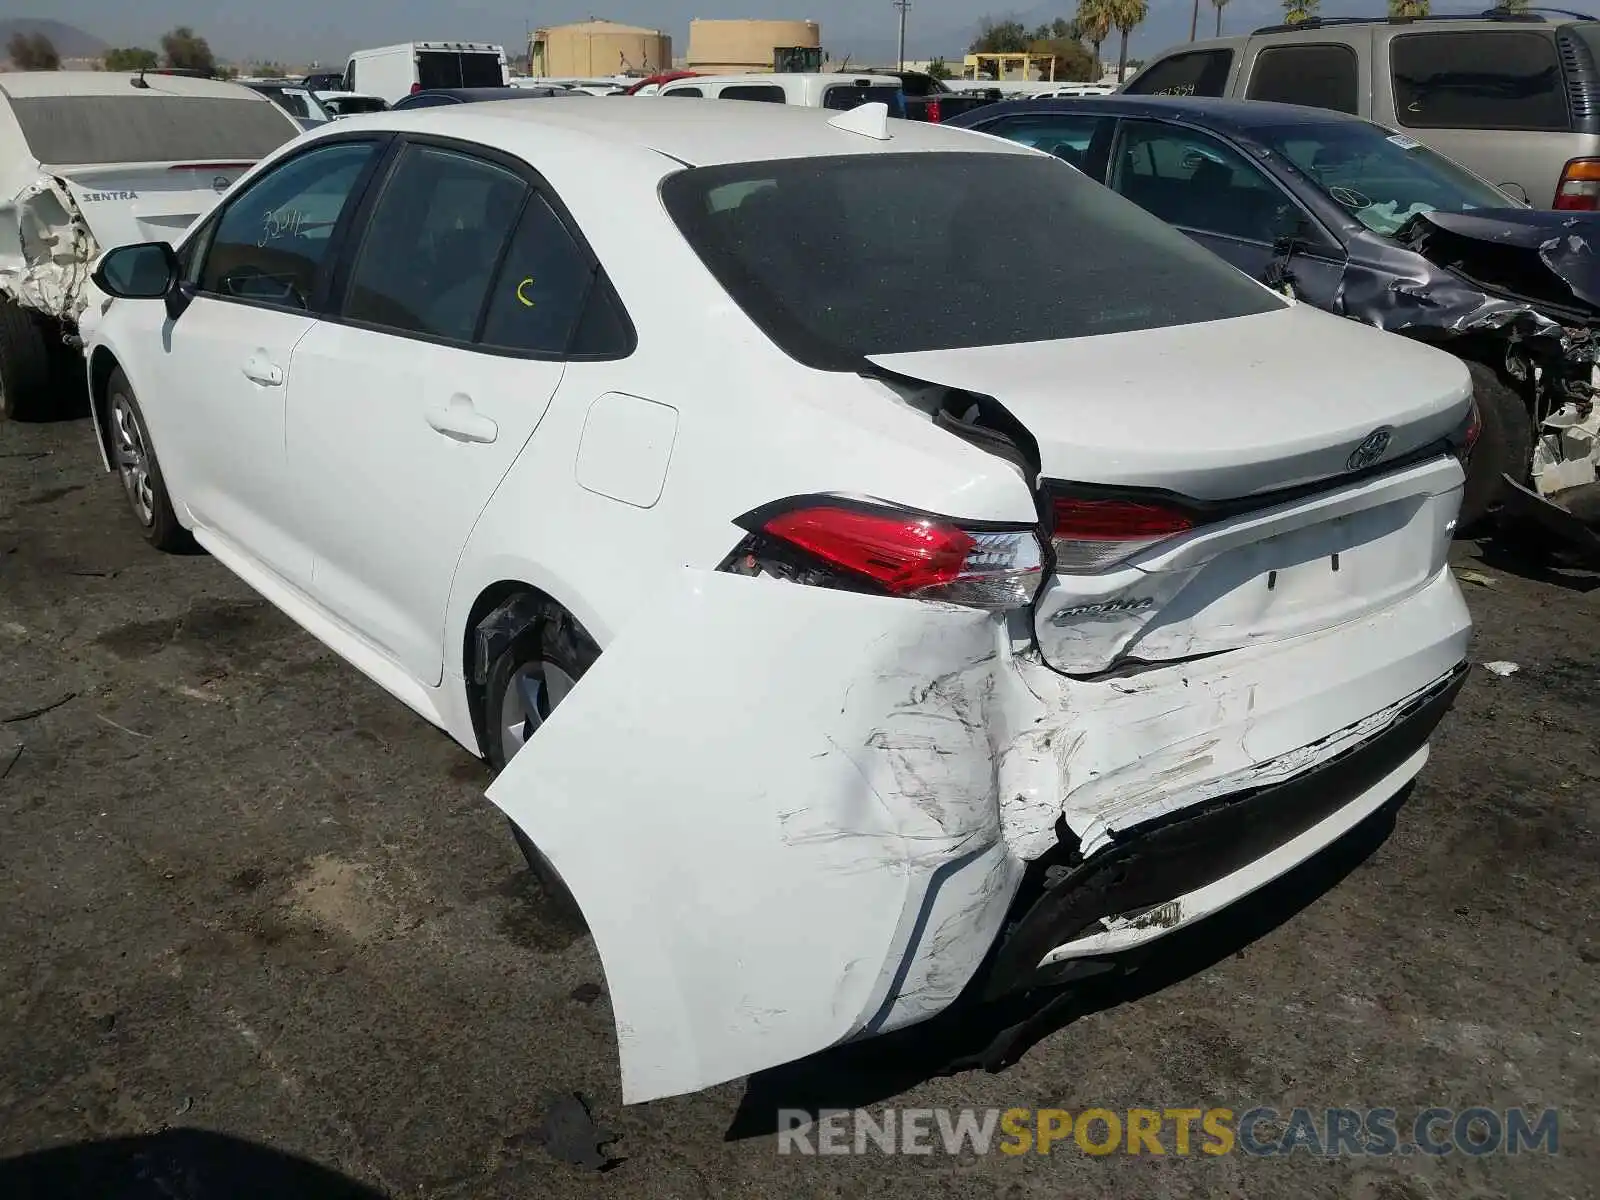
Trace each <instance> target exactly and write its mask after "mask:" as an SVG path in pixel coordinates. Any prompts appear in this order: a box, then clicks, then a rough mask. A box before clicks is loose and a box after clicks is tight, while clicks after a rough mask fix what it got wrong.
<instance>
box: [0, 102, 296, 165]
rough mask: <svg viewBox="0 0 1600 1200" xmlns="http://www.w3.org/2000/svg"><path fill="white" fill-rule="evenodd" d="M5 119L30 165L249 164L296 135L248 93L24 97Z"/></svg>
mask: <svg viewBox="0 0 1600 1200" xmlns="http://www.w3.org/2000/svg"><path fill="white" fill-rule="evenodd" d="M129 90H130V92H131V91H132V90H133V89H131V88H130V89H129ZM240 90H241V91H242V90H243V89H240ZM11 111H12V113H13V114H14V115H15V116H16V118H17V124H18V125H20V126H21V127H22V136H23V139H24V140H25V141H26V142H27V143H28V150H29V152H30V153H31V154H32V155H33V157H34V158H36V159H38V160H39V161H40V162H42V163H50V164H53V165H58V166H68V165H83V166H88V165H92V164H99V163H124V162H254V161H255V160H256V159H258V158H264V157H265V156H266V155H268V154H270V153H271V152H272V151H274V150H276V149H277V148H278V147H279V146H281V145H283V144H284V143H285V142H287V141H288V140H289V139H290V138H292V137H294V136H295V135H296V134H298V133H299V132H300V127H299V126H298V125H296V124H295V123H294V121H293V120H291V119H290V118H289V116H288V115H287V114H285V113H284V112H283V110H282V109H280V108H279V107H278V106H277V105H276V104H274V103H272V101H270V100H268V99H267V98H266V97H265V96H258V95H256V94H254V93H246V94H245V95H244V96H242V97H241V98H239V99H232V98H227V97H219V96H150V95H141V94H139V93H137V92H134V93H133V94H132V95H129V96H27V97H22V98H15V99H12V101H11Z"/></svg>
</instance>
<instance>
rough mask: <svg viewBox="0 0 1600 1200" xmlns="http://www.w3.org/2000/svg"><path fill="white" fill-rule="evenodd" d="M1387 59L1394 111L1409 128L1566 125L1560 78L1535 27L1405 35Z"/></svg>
mask: <svg viewBox="0 0 1600 1200" xmlns="http://www.w3.org/2000/svg"><path fill="white" fill-rule="evenodd" d="M1389 63H1390V67H1391V68H1392V70H1393V71H1394V110H1395V116H1396V117H1397V118H1398V119H1399V121H1400V124H1402V125H1407V126H1409V127H1411V128H1412V129H1529V130H1534V129H1540V130H1560V129H1566V128H1568V125H1569V122H1568V118H1567V91H1566V81H1565V80H1564V79H1563V77H1562V74H1561V65H1560V63H1559V62H1558V61H1557V60H1556V45H1555V42H1554V40H1552V39H1551V38H1549V37H1546V36H1545V35H1544V34H1542V33H1534V32H1530V31H1528V30H1511V29H1507V30H1499V29H1490V30H1472V31H1465V30H1463V31H1461V32H1458V33H1447V32H1426V33H1407V34H1404V35H1402V36H1400V37H1397V38H1395V39H1394V41H1393V42H1391V43H1390V46H1389Z"/></svg>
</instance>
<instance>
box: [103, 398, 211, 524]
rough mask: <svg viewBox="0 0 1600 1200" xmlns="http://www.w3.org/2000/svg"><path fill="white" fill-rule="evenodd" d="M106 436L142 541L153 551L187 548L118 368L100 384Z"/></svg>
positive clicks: (147, 437) (136, 408)
mask: <svg viewBox="0 0 1600 1200" xmlns="http://www.w3.org/2000/svg"><path fill="white" fill-rule="evenodd" d="M106 435H107V436H106V440H107V444H108V446H109V448H110V451H111V455H110V457H111V465H112V467H113V468H114V469H115V470H116V472H117V478H118V479H119V480H120V481H121V483H122V494H123V496H124V497H125V498H126V499H127V501H128V508H129V509H130V511H132V513H133V519H134V520H135V521H137V522H138V523H139V531H140V532H141V533H142V534H144V540H145V541H147V542H149V543H150V544H151V545H152V546H154V547H155V548H156V549H157V550H165V551H169V552H176V551H180V550H186V549H188V548H189V546H190V545H191V544H192V543H191V541H190V538H189V533H188V531H187V530H186V529H184V527H183V526H182V525H180V524H178V518H177V515H176V514H175V513H174V512H173V511H172V497H171V496H169V495H168V494H167V483H166V479H165V478H164V477H163V476H162V474H161V463H160V461H159V460H158V459H157V458H156V451H155V446H154V445H153V444H152V443H151V441H150V433H149V427H148V426H146V424H145V420H144V413H143V411H141V410H140V408H139V401H138V400H137V399H135V398H134V395H133V389H132V388H131V387H129V386H128V377H127V376H126V375H124V374H123V373H122V368H121V367H118V368H117V369H116V370H114V371H112V372H111V378H110V380H108V381H107V384H106Z"/></svg>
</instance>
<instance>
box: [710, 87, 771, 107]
mask: <svg viewBox="0 0 1600 1200" xmlns="http://www.w3.org/2000/svg"><path fill="white" fill-rule="evenodd" d="M717 99H719V100H763V101H765V102H766V103H768V104H782V103H783V102H784V99H785V97H784V94H783V89H782V88H781V87H779V86H778V85H777V84H775V83H736V84H733V85H732V86H730V87H725V88H723V89H722V90H721V91H720V92H718V93H717Z"/></svg>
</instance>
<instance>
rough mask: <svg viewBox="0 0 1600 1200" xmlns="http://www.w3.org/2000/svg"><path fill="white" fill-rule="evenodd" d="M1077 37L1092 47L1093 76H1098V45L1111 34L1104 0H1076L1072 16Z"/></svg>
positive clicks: (1108, 15) (1107, 8) (1109, 17)
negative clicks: (1076, 4)
mask: <svg viewBox="0 0 1600 1200" xmlns="http://www.w3.org/2000/svg"><path fill="white" fill-rule="evenodd" d="M1072 23H1073V25H1074V26H1076V27H1077V33H1078V37H1079V38H1080V39H1081V40H1083V41H1085V42H1088V43H1089V45H1090V46H1092V47H1094V69H1095V72H1096V74H1095V78H1096V79H1098V78H1100V75H1099V71H1100V47H1101V45H1102V44H1103V43H1104V42H1105V40H1106V39H1107V38H1108V37H1110V36H1111V12H1110V9H1109V6H1108V5H1107V2H1106V0H1078V12H1077V14H1076V15H1075V16H1074V17H1073V18H1072Z"/></svg>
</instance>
